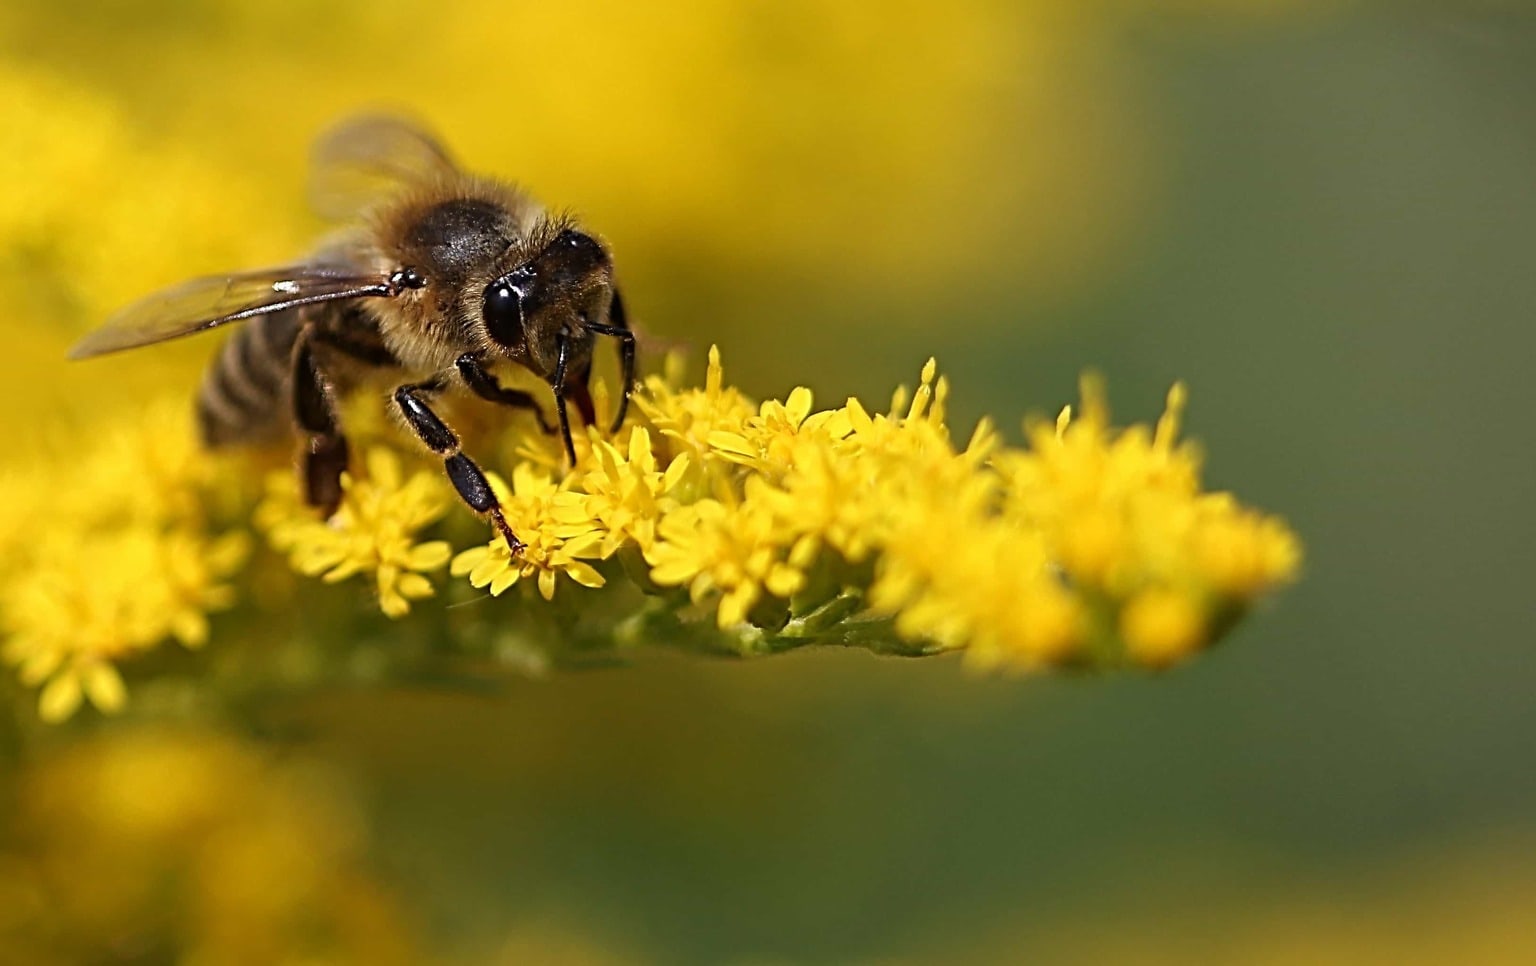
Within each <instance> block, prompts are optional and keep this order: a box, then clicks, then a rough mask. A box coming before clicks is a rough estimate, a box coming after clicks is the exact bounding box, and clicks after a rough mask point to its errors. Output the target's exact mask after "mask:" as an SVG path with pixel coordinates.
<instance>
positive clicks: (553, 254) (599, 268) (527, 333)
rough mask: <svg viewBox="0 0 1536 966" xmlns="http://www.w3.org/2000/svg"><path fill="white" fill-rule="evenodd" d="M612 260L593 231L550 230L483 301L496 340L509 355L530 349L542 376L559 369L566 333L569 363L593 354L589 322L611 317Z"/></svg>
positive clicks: (487, 289) (531, 360)
mask: <svg viewBox="0 0 1536 966" xmlns="http://www.w3.org/2000/svg"><path fill="white" fill-rule="evenodd" d="M612 279H613V262H612V260H611V259H610V258H609V256H608V252H607V251H606V250H605V249H604V248H603V246H602V244H601V243H600V242H598V241H597V240H596V239H595V238H593V237H592V236H591V235H588V234H586V233H585V232H582V231H581V230H579V229H577V228H574V227H569V226H567V227H561V228H559V229H558V230H556V231H554V232H551V233H550V237H549V240H548V241H547V242H546V243H545V244H543V245H539V246H537V247H536V248H535V250H534V251H533V254H532V256H531V257H529V258H527V259H525V260H524V261H522V262H521V263H520V264H518V265H517V266H516V267H514V268H512V269H511V270H510V271H508V272H505V273H503V274H501V275H499V276H498V277H496V278H494V279H492V280H491V282H490V284H489V285H487V286H486V287H485V291H484V293H483V297H482V298H483V301H482V303H481V313H482V318H483V319H484V321H485V330H486V334H487V336H489V338H490V340H491V342H493V343H494V344H496V345H497V346H498V347H500V348H501V349H502V350H503V351H505V352H507V353H508V354H510V355H514V356H516V355H523V354H524V353H526V362H525V364H526V365H528V367H529V368H530V369H532V370H534V371H535V372H537V373H538V374H539V375H542V376H546V377H548V376H549V375H551V374H552V373H553V372H554V371H555V367H556V364H557V360H558V355H559V344H560V341H561V340H562V338H563V339H564V340H565V341H566V342H567V365H568V366H573V365H574V366H579V364H580V363H581V362H582V361H584V360H585V359H586V358H587V357H588V356H589V355H590V353H591V350H592V335H591V333H590V332H588V331H587V325H588V324H589V323H597V324H599V325H601V324H604V323H605V322H606V321H607V315H608V304H609V302H610V300H611V299H612Z"/></svg>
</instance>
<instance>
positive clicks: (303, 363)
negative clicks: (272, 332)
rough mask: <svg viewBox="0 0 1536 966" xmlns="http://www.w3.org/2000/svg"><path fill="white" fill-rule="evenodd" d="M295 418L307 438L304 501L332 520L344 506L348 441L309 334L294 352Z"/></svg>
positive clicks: (302, 337) (300, 337) (300, 339)
mask: <svg viewBox="0 0 1536 966" xmlns="http://www.w3.org/2000/svg"><path fill="white" fill-rule="evenodd" d="M293 415H294V420H295V421H296V422H297V423H298V425H299V429H300V430H301V431H302V432H304V433H305V434H306V435H307V436H308V440H307V442H306V445H305V451H304V459H303V463H302V471H301V472H302V476H303V483H304V498H305V500H306V501H307V502H308V503H309V505H310V506H314V507H319V508H320V510H321V512H322V513H324V514H325V515H326V516H327V517H329V516H330V515H331V514H333V513H335V512H336V508H337V507H338V506H340V505H341V474H342V473H343V472H344V471H345V470H346V468H347V438H346V437H345V436H343V435H342V434H341V427H340V425H338V423H337V422H336V409H335V405H334V401H333V398H332V393H331V387H330V385H329V384H328V383H327V382H326V379H325V375H324V374H323V373H322V372H321V371H320V369H319V367H318V366H317V365H316V363H315V356H314V350H313V348H312V347H311V344H310V337H309V334H308V333H307V332H306V333H304V334H303V335H300V336H299V339H298V341H297V342H296V343H295V344H294V349H293Z"/></svg>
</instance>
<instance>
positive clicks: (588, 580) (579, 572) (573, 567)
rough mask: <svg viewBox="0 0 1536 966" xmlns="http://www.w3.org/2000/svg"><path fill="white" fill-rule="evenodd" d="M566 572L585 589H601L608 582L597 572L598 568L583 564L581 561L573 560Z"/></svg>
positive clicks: (567, 565)
mask: <svg viewBox="0 0 1536 966" xmlns="http://www.w3.org/2000/svg"><path fill="white" fill-rule="evenodd" d="M565 572H566V573H567V574H568V575H570V578H571V579H572V580H574V581H576V582H577V583H578V584H581V585H582V586H583V587H601V586H603V584H604V583H605V582H606V581H604V579H603V575H602V574H600V573H598V572H597V568H596V567H593V566H592V565H591V564H586V563H582V562H581V561H580V560H573V561H571V562H570V563H568V564H566V565H565Z"/></svg>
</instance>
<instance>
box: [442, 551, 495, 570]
mask: <svg viewBox="0 0 1536 966" xmlns="http://www.w3.org/2000/svg"><path fill="white" fill-rule="evenodd" d="M490 553H491V548H490V547H489V546H483V547H470V548H469V549H468V550H465V551H464V552H462V553H460V554H459V555H458V556H457V557H454V558H453V564H452V566H450V567H449V568H448V572H449V573H450V574H452V575H453V576H455V577H462V576H464V575H465V574H467V573H469V572H470V571H471V570H474V569H475V568H476V567H478V566H480V563H481V561H483V560H485V558H486V557H487V556H489V555H490Z"/></svg>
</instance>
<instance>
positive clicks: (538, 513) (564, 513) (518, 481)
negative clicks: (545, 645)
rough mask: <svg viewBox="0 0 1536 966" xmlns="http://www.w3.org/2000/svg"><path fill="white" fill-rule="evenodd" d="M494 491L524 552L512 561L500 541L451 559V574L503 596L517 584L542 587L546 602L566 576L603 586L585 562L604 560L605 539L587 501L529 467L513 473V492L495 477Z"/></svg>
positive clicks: (472, 548)
mask: <svg viewBox="0 0 1536 966" xmlns="http://www.w3.org/2000/svg"><path fill="white" fill-rule="evenodd" d="M491 486H492V487H493V488H494V489H495V490H496V493H497V498H498V499H499V500H500V501H501V506H502V512H503V513H504V514H505V515H506V518H507V523H508V525H509V526H511V528H512V532H513V533H515V534H517V538H518V539H519V540H521V541H522V542H523V547H522V549H521V550H520V551H519V552H518V554H517V555H516V556H513V555H512V553H511V550H510V548H508V546H507V543H506V541H505V540H503V539H502V538H501V537H500V536H496V537H492V538H491V542H490V543H488V544H486V545H485V546H480V547H471V548H470V549H468V550H465V551H464V552H463V553H461V554H459V555H458V556H457V557H454V558H453V566H452V568H451V572H452V574H453V575H454V576H455V577H466V576H467V577H468V578H469V582H470V584H471V585H473V586H475V587H488V588H490V591H491V594H492V595H493V596H500V595H501V594H502V593H504V592H505V591H506V590H507V588H508V587H511V586H512V585H514V584H516V583H517V582H518V581H519V580H523V579H525V578H532V579H534V580H536V581H537V582H538V588H539V594H540V595H541V596H542V597H543V598H544V599H545V600H553V599H554V596H555V585H556V578H557V577H559V575H561V574H565V575H566V576H567V577H569V578H570V579H571V580H574V581H575V582H576V583H578V584H580V585H582V586H583V587H601V586H603V582H604V581H603V575H602V574H600V573H598V572H597V569H596V568H594V567H593V566H592V565H591V564H589V563H587V560H590V559H592V558H595V557H598V556H601V555H602V554H601V547H602V542H603V533H602V531H601V529H599V527H598V526H597V525H596V521H594V520H593V519H592V518H591V514H589V513H587V512H586V510H585V503H586V500H585V498H584V497H583V496H582V494H580V493H574V492H572V491H570V490H568V489H566V488H565V487H564V485H562V484H556V483H555V482H553V481H552V480H551V479H550V478H549V477H548V476H546V475H544V474H542V473H540V472H539V471H538V470H535V469H534V468H533V467H531V466H529V465H528V464H526V463H523V464H519V465H518V467H517V468H516V469H515V470H513V472H512V491H511V492H510V493H508V492H507V489H506V487H505V486H504V485H503V484H502V483H501V481H500V480H499V479H497V478H495V477H492V478H491Z"/></svg>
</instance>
